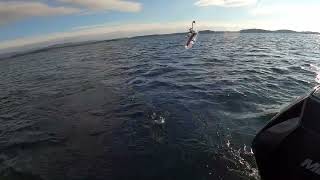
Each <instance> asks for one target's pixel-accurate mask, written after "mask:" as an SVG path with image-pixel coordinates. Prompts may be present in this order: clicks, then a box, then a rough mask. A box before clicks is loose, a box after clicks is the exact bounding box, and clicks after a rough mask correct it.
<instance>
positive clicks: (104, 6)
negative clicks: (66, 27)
mask: <svg viewBox="0 0 320 180" xmlns="http://www.w3.org/2000/svg"><path fill="white" fill-rule="evenodd" d="M59 1H60V2H64V3H69V4H73V5H77V6H80V7H82V8H86V9H89V10H95V11H101V10H113V11H122V12H138V11H140V10H141V9H142V5H141V4H140V3H137V2H132V1H125V0H59Z"/></svg>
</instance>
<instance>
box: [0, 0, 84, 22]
mask: <svg viewBox="0 0 320 180" xmlns="http://www.w3.org/2000/svg"><path fill="white" fill-rule="evenodd" d="M76 12H79V9H76V8H69V7H50V6H48V5H47V4H44V3H40V2H31V1H26V2H22V1H4V2H1V1H0V24H5V23H8V22H12V21H17V20H20V19H24V18H28V17H34V16H53V15H65V14H72V13H76Z"/></svg>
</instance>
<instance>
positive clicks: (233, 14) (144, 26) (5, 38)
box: [0, 0, 320, 53]
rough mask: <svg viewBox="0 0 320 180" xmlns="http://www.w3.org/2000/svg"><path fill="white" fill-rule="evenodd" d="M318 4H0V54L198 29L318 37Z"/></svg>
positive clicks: (41, 0) (214, 0)
mask: <svg viewBox="0 0 320 180" xmlns="http://www.w3.org/2000/svg"><path fill="white" fill-rule="evenodd" d="M319 18H320V1H319V0H0V53H7V52H11V51H18V50H28V49H33V48H37V47H43V46H50V45H54V44H59V43H69V42H81V41H89V40H105V39H114V38H121V37H132V36H137V35H148V34H165V33H175V32H184V31H186V30H187V29H188V27H189V26H190V24H191V22H192V20H196V22H197V28H198V29H199V30H205V29H209V30H232V31H233V30H240V29H245V28H263V29H269V30H276V29H291V30H297V31H317V32H320V23H319Z"/></svg>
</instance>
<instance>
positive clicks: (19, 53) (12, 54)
mask: <svg viewBox="0 0 320 180" xmlns="http://www.w3.org/2000/svg"><path fill="white" fill-rule="evenodd" d="M199 33H200V34H211V33H247V34H249V33H279V34H281V33H282V34H318V35H320V33H319V32H312V31H293V30H287V29H281V30H274V31H272V30H265V29H243V30H240V31H212V30H201V31H199ZM179 34H185V32H180V33H171V34H150V35H142V36H133V37H124V38H116V39H109V40H99V41H83V42H76V43H64V44H56V45H52V46H48V47H42V48H37V49H33V50H27V51H15V52H10V53H3V54H0V60H1V59H5V58H14V57H19V56H23V55H26V54H32V53H37V52H43V51H48V50H51V49H57V48H64V47H74V46H83V45H88V44H95V43H99V42H108V41H117V40H122V39H132V38H141V37H150V36H164V35H179Z"/></svg>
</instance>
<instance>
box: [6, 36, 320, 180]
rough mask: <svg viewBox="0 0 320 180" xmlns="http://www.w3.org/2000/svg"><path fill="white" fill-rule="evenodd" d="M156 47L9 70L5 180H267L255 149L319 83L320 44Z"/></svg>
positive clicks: (313, 40)
mask: <svg viewBox="0 0 320 180" xmlns="http://www.w3.org/2000/svg"><path fill="white" fill-rule="evenodd" d="M184 40H185V39H184V35H164V36H148V37H139V38H132V39H122V40H115V41H105V42H99V43H94V44H86V45H82V46H74V47H64V48H56V49H50V50H46V51H42V52H37V53H31V54H27V55H23V56H19V57H15V58H9V59H2V60H0V172H1V176H2V177H4V178H7V179H22V178H24V179H43V180H61V179H68V180H87V179H88V180H89V179H90V180H100V179H101V180H102V179H114V180H122V179H131V180H132V179H139V180H143V179H146V180H149V179H161V180H166V179H167V180H171V179H183V180H189V179H190V180H200V179H226V180H229V179H230V180H231V179H259V177H258V174H257V170H256V165H255V163H254V158H253V155H252V153H251V149H250V143H251V140H252V139H253V137H254V135H255V134H256V132H257V131H258V130H259V129H260V128H261V127H262V126H263V125H264V124H265V123H266V122H267V121H268V120H269V119H270V118H271V117H272V116H273V115H274V114H275V113H276V112H277V111H278V110H279V108H281V107H282V106H283V105H284V104H287V103H289V102H291V101H292V100H294V99H295V98H296V97H297V96H300V95H303V94H304V93H306V92H308V91H309V90H310V89H311V88H312V87H314V86H315V85H316V84H317V81H320V80H319V78H320V75H318V74H320V69H319V64H320V63H319V58H320V45H319V43H320V37H319V36H317V35H298V34H236V33H234V34H201V35H200V36H199V41H198V43H197V44H196V46H195V47H194V48H193V49H191V50H188V51H187V50H185V49H184V47H183V43H184Z"/></svg>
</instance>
